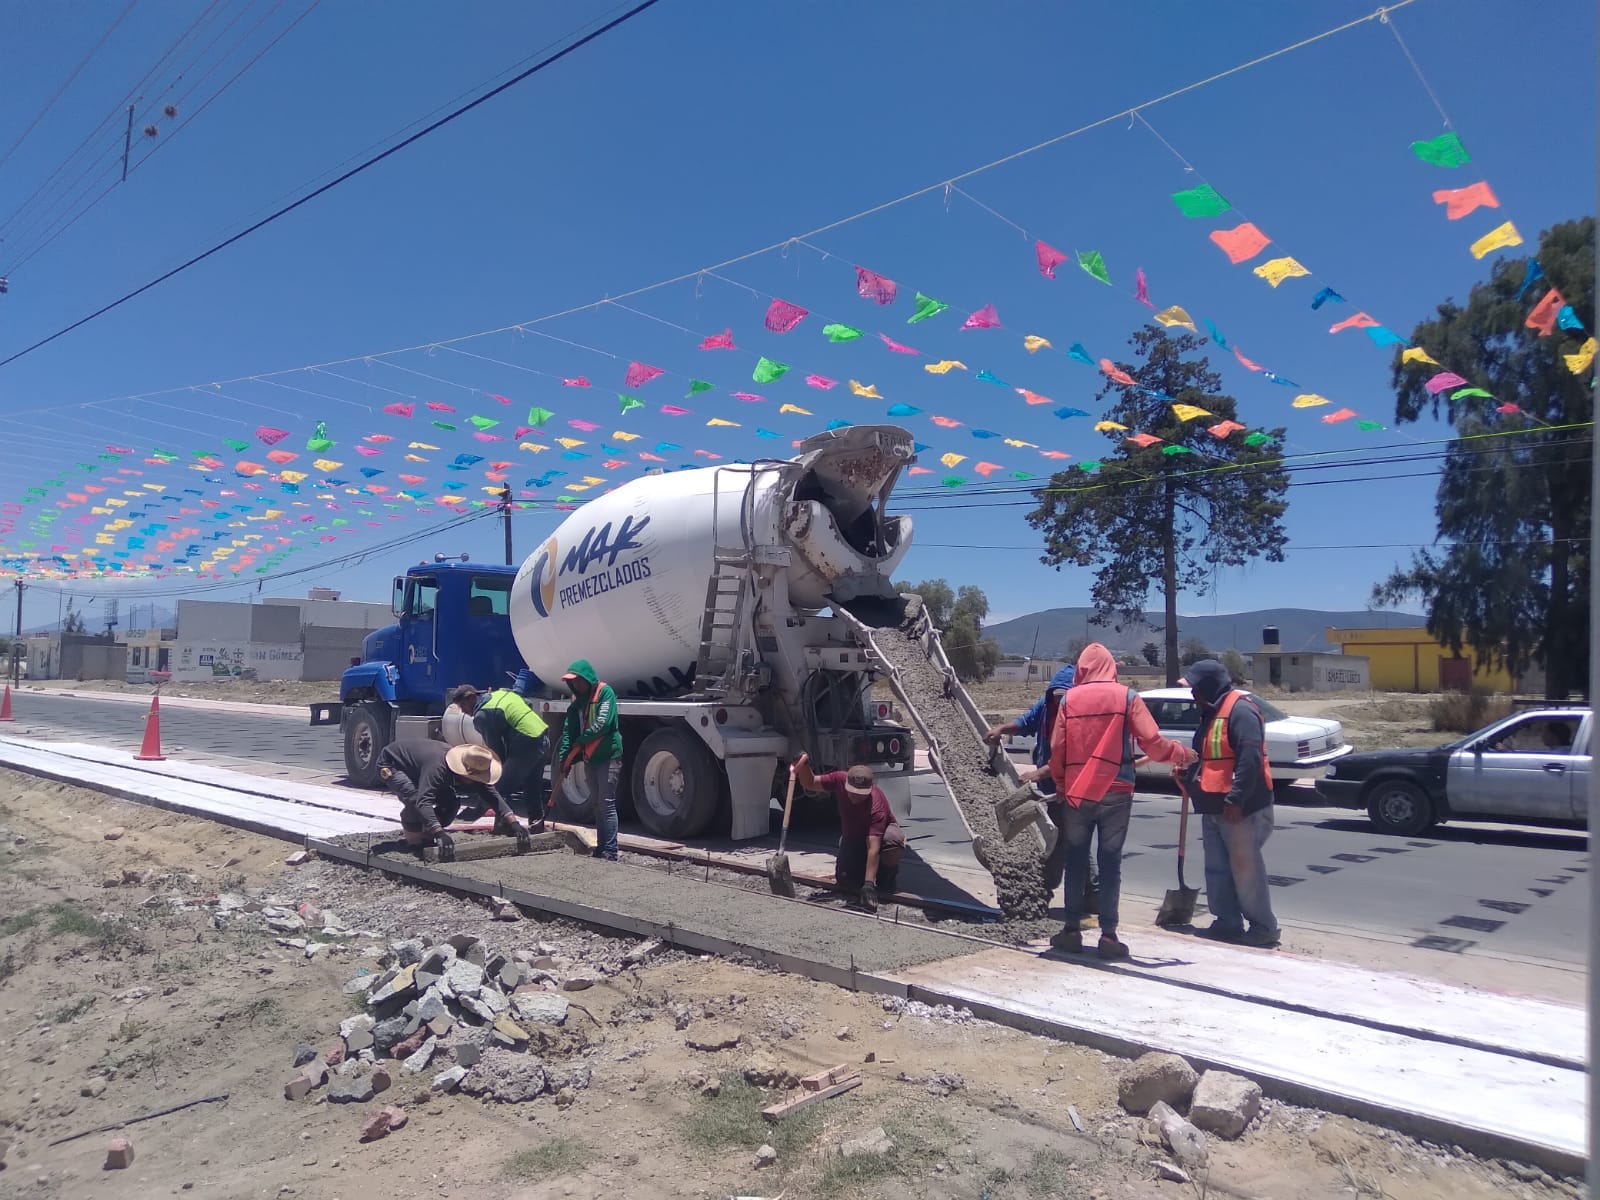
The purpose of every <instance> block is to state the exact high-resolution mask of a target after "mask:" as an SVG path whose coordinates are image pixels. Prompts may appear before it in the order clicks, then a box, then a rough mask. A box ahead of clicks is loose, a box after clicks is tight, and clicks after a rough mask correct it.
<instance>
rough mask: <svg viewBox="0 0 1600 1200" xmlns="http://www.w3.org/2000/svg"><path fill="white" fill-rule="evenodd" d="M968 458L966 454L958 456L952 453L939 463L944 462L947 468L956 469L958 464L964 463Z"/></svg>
mask: <svg viewBox="0 0 1600 1200" xmlns="http://www.w3.org/2000/svg"><path fill="white" fill-rule="evenodd" d="M966 457H967V456H966V455H965V454H956V453H954V452H952V453H950V454H946V455H945V456H944V457H943V458H941V459H940V460H939V461H940V462H942V463H943V464H944V465H945V466H947V467H954V466H955V465H956V464H957V463H959V462H964V461H965V460H966Z"/></svg>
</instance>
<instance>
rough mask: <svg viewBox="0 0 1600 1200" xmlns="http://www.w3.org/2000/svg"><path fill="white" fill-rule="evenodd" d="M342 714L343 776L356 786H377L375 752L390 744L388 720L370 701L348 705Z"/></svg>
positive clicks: (377, 752) (381, 750)
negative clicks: (376, 710)
mask: <svg viewBox="0 0 1600 1200" xmlns="http://www.w3.org/2000/svg"><path fill="white" fill-rule="evenodd" d="M343 718H344V719H343V722H342V723H343V725H344V773H345V777H346V778H348V779H349V780H350V782H351V783H353V784H355V785H356V786H357V787H364V788H373V787H377V786H378V755H380V754H382V753H383V748H384V747H385V746H387V745H388V744H389V727H388V722H387V721H385V720H384V719H383V717H382V716H381V715H380V714H379V713H377V712H374V711H373V708H372V706H371V705H370V704H352V705H347V706H346V707H345V710H344V714H343Z"/></svg>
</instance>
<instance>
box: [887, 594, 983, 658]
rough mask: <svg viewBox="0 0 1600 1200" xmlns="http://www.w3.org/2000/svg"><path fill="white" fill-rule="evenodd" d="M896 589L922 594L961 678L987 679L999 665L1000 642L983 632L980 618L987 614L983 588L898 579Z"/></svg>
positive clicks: (929, 614) (928, 611) (930, 617)
mask: <svg viewBox="0 0 1600 1200" xmlns="http://www.w3.org/2000/svg"><path fill="white" fill-rule="evenodd" d="M894 586H895V590H896V591H899V592H915V593H916V594H917V595H919V596H921V597H922V604H923V607H924V608H925V609H926V610H927V613H928V619H929V620H930V621H932V622H933V626H934V628H935V629H937V630H938V631H939V632H940V634H941V635H942V636H943V640H944V652H945V654H946V656H947V657H948V658H949V659H950V665H951V666H952V667H954V668H955V671H956V674H957V675H959V676H961V678H962V679H964V680H975V679H987V678H989V676H991V675H993V674H994V670H995V668H996V667H998V666H999V665H1000V657H1001V655H1000V643H999V642H997V641H995V640H994V639H993V638H986V637H984V636H983V619H984V618H985V617H987V616H988V615H989V598H988V597H987V596H985V595H984V594H983V589H982V588H977V587H973V586H972V585H971V584H967V585H965V586H963V587H962V588H961V590H960V591H959V592H956V591H952V590H951V588H950V585H949V584H948V583H947V582H945V581H944V580H943V579H925V580H923V581H922V582H921V583H897V584H895V585H894Z"/></svg>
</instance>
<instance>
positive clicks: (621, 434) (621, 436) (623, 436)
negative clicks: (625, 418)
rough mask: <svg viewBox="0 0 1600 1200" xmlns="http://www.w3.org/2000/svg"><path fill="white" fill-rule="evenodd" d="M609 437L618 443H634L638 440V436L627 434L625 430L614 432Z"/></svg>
mask: <svg viewBox="0 0 1600 1200" xmlns="http://www.w3.org/2000/svg"><path fill="white" fill-rule="evenodd" d="M611 436H612V437H614V438H616V439H617V441H619V442H634V441H638V440H639V435H638V434H637V433H629V432H628V431H627V430H626V429H617V430H614V431H613V432H612V434H611Z"/></svg>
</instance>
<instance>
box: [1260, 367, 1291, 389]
mask: <svg viewBox="0 0 1600 1200" xmlns="http://www.w3.org/2000/svg"><path fill="white" fill-rule="evenodd" d="M1261 373H1262V374H1263V375H1265V376H1266V377H1267V378H1268V379H1269V380H1271V381H1272V382H1273V383H1275V384H1277V385H1278V386H1279V387H1299V386H1300V385H1299V384H1298V383H1296V382H1295V381H1294V380H1292V379H1285V378H1284V377H1283V376H1282V375H1275V374H1273V373H1272V372H1271V371H1263V372H1261Z"/></svg>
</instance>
